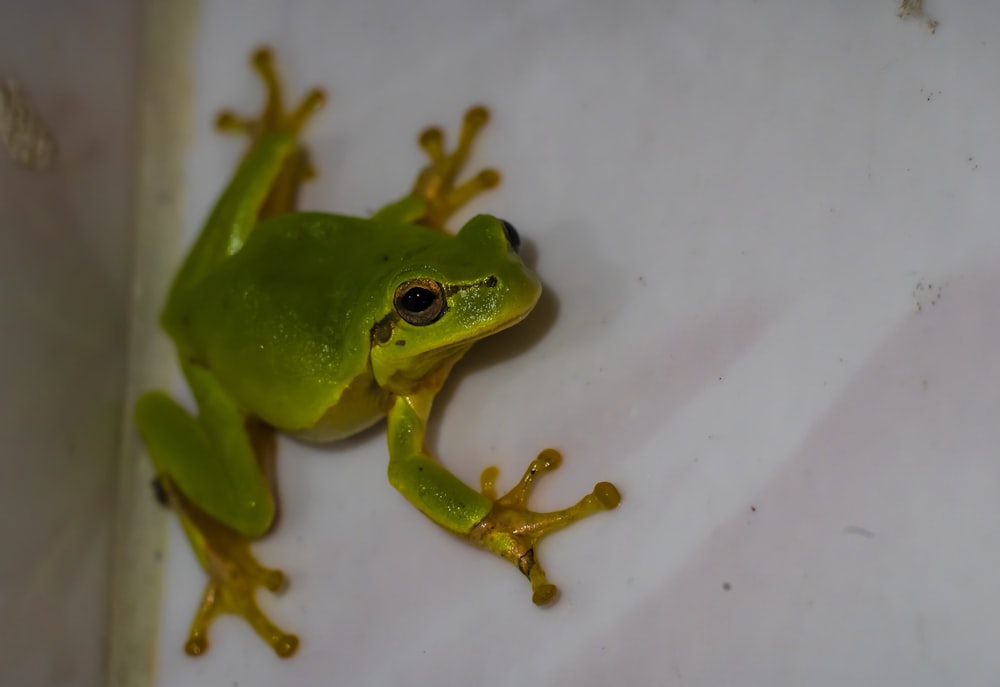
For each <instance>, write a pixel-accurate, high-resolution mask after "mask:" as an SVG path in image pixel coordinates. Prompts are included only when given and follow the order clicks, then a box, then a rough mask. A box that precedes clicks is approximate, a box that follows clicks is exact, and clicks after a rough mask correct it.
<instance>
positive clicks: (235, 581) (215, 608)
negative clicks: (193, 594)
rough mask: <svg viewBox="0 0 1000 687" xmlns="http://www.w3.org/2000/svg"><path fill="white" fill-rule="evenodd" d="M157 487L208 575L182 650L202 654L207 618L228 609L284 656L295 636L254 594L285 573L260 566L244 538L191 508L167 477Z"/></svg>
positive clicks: (273, 587) (278, 583)
mask: <svg viewBox="0 0 1000 687" xmlns="http://www.w3.org/2000/svg"><path fill="white" fill-rule="evenodd" d="M163 485H164V486H165V488H166V492H167V494H168V497H169V500H170V504H171V505H172V506H173V507H174V509H175V510H176V511H177V513H178V515H179V516H180V519H181V523H182V524H183V525H184V529H185V531H186V533H187V535H188V538H189V539H190V540H191V544H192V545H193V547H194V549H195V552H196V553H197V555H198V558H199V560H200V561H201V564H202V567H203V568H204V569H205V572H206V573H207V574H208V578H209V580H208V583H207V584H206V585H205V592H204V593H203V594H202V597H201V603H200V604H199V605H198V610H197V611H196V612H195V616H194V620H193V621H192V622H191V632H190V634H189V635H188V639H187V642H185V644H184V651H185V652H187V653H188V654H190V655H191V656H200V655H202V654H203V653H205V651H206V650H207V649H208V626H209V625H210V624H211V623H212V620H214V619H215V617H216V616H217V615H219V614H221V613H233V614H235V615H238V616H240V617H242V618H243V619H244V620H246V621H247V622H248V623H250V626H251V627H252V628H253V629H254V631H255V632H256V633H257V634H258V635H260V637H261V639H263V640H264V641H265V642H267V643H268V644H269V645H270V646H271V648H272V649H274V651H275V653H276V654H278V656H280V657H281V658H288V657H289V656H291V655H292V654H294V653H295V651H296V650H297V649H298V647H299V638H298V637H296V636H295V635H293V634H288V633H287V632H284V631H283V630H281V629H280V628H279V627H277V626H276V625H275V624H274V623H272V622H271V620H270V619H269V618H268V617H267V616H266V615H265V614H264V612H263V611H261V610H260V607H259V606H258V605H257V601H256V600H255V598H254V596H255V593H256V591H257V587H265V588H267V589H268V590H270V591H272V592H278V591H281V590H282V589H283V588H284V587H285V584H286V579H285V574H284V573H283V572H281V571H280V570H275V569H272V568H265V567H264V566H262V565H261V564H260V563H258V562H257V559H256V558H254V556H253V554H252V553H250V541H249V540H248V539H247V538H246V537H244V536H242V535H240V534H239V533H237V532H235V531H233V530H231V529H229V528H228V527H225V526H224V525H222V524H220V523H219V522H217V521H215V520H214V519H212V518H211V517H209V516H208V515H206V514H205V513H203V512H201V511H200V510H198V509H197V508H195V507H194V506H192V505H191V504H190V503H188V502H187V500H186V499H185V498H184V496H183V495H182V494H181V493H180V492H179V491H178V490H177V489H176V488H174V487H173V486H172V485H171V484H170V482H169V481H168V480H164V481H163Z"/></svg>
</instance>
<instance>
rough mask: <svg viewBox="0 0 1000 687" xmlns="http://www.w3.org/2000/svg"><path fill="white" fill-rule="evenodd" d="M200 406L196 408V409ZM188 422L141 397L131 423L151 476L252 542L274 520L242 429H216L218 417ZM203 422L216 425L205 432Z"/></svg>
mask: <svg viewBox="0 0 1000 687" xmlns="http://www.w3.org/2000/svg"><path fill="white" fill-rule="evenodd" d="M199 405H201V404H199ZM217 410H218V409H216V412H213V411H212V410H211V409H210V410H209V411H208V412H205V409H204V408H203V409H202V416H201V418H198V419H196V418H194V417H192V416H191V415H190V414H189V413H188V412H187V411H186V410H185V409H184V408H182V407H181V406H180V405H178V404H177V403H176V402H175V401H174V400H173V399H172V398H170V397H169V396H167V395H166V394H163V393H160V392H151V393H148V394H145V395H144V396H143V397H142V398H140V399H139V403H138V404H137V406H136V421H137V424H138V426H139V431H140V432H141V433H142V438H143V440H144V441H145V443H146V447H147V449H148V451H149V454H150V457H151V458H152V460H153V464H154V466H155V467H156V471H157V473H159V474H160V475H161V476H164V477H167V478H169V479H170V480H171V481H172V482H173V484H174V485H175V486H176V487H177V488H178V489H179V490H180V491H181V493H183V494H184V496H185V497H186V498H187V499H188V500H189V501H190V502H191V503H193V504H194V505H195V506H197V507H198V508H199V509H201V510H202V511H204V512H205V513H207V514H208V515H210V516H211V517H213V518H214V519H216V520H218V521H219V522H221V523H222V524H224V525H226V526H228V527H230V528H232V529H234V530H236V531H237V532H240V533H241V534H244V535H246V536H248V537H256V536H259V535H261V534H264V533H265V532H266V531H267V530H268V528H269V527H270V526H271V522H272V521H273V519H274V496H273V494H272V493H271V487H270V485H269V484H268V480H267V477H266V475H265V474H264V472H263V469H262V466H261V465H260V461H259V460H258V458H257V455H256V454H255V452H254V448H253V445H252V443H251V440H250V437H249V435H248V434H247V431H246V428H245V425H244V423H243V422H242V421H241V420H240V419H239V418H238V417H237V418H235V419H236V422H230V423H227V425H225V426H220V425H219V424H217V421H218V420H219V413H218V412H217ZM206 420H207V421H208V422H213V421H215V422H216V424H214V425H213V426H212V429H211V430H209V429H208V428H207V427H206Z"/></svg>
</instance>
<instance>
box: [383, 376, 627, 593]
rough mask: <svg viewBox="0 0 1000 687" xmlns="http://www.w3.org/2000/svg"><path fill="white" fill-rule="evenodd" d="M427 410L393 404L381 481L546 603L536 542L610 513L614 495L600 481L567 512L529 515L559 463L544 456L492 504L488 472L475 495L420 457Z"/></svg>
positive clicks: (405, 401)
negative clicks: (508, 569) (520, 578)
mask: <svg viewBox="0 0 1000 687" xmlns="http://www.w3.org/2000/svg"><path fill="white" fill-rule="evenodd" d="M430 403H431V399H430V398H429V397H427V396H424V395H415V396H408V397H407V396H398V397H396V398H395V399H394V401H393V405H392V407H391V409H390V410H389V416H388V418H389V456H390V457H389V482H390V483H391V484H392V485H393V486H394V487H395V488H396V489H398V490H399V491H400V493H402V494H403V496H405V497H406V498H407V499H408V500H409V501H410V502H411V503H412V504H413V505H414V506H416V507H417V508H418V509H419V510H420V511H421V512H422V513H424V514H425V515H427V516H428V517H429V518H430V519H431V520H433V521H434V522H436V523H437V524H438V525H441V526H442V527H444V528H445V529H448V530H451V531H452V532H454V533H456V534H458V535H460V536H463V537H465V538H466V539H468V540H469V541H470V542H472V543H473V544H475V545H477V546H480V547H482V548H484V549H487V550H489V551H492V552H493V553H494V554H496V555H498V556H500V557H501V558H504V559H506V560H508V561H510V562H511V563H513V564H514V565H515V566H517V568H518V570H520V571H521V572H522V573H523V574H524V575H525V576H526V577H527V578H528V579H529V580H530V582H531V589H532V601H534V603H536V604H538V605H545V604H548V603H550V602H552V601H554V600H555V598H556V592H557V590H556V587H555V585H553V584H550V583H549V581H548V579H547V578H546V575H545V571H544V570H543V568H542V566H541V563H540V562H539V559H538V553H537V547H538V543H539V542H540V541H541V540H542V539H543V538H544V537H546V536H547V535H549V534H552V533H553V532H556V531H558V530H561V529H563V528H564V527H567V526H569V525H571V524H573V523H574V522H576V521H577V520H580V519H582V518H585V517H587V516H588V515H592V514H594V513H597V512H599V511H603V510H611V509H613V508H615V507H617V506H618V503H619V502H620V501H621V496H620V495H619V493H618V490H617V489H616V488H615V486H614V485H613V484H611V483H610V482H600V483H598V484H597V485H596V486H595V487H594V491H593V492H591V493H590V494H587V495H586V496H584V497H583V498H582V499H581V500H580V501H578V502H577V503H576V504H574V505H573V506H570V507H569V508H566V509H563V510H559V511H553V512H549V513H537V512H534V511H531V510H529V509H528V508H527V506H526V502H527V499H528V496H529V494H530V492H531V488H532V486H533V484H534V481H535V479H536V478H537V477H538V475H540V474H542V473H544V472H549V471H551V470H554V469H556V468H557V467H558V466H559V464H560V462H561V460H562V459H561V456H560V455H559V453H558V452H557V451H555V450H554V449H546V450H544V451H542V452H541V453H540V454H538V457H537V458H535V460H533V461H532V462H531V464H530V465H529V466H528V469H527V471H526V472H525V473H524V476H523V477H522V478H521V481H520V482H519V483H518V484H517V485H516V486H515V487H514V488H513V489H511V490H510V491H509V492H508V493H507V494H506V495H504V496H502V497H500V498H497V495H496V491H495V489H494V484H495V481H496V477H497V474H498V470H497V468H495V467H490V468H487V469H486V470H485V471H483V475H482V478H481V491H480V492H477V491H476V490H474V489H472V488H471V487H469V486H467V485H466V484H464V483H463V482H462V481H461V480H459V479H458V478H457V477H455V476H454V475H452V474H451V472H449V471H448V470H447V469H446V468H444V467H443V466H442V465H440V464H439V463H438V462H437V461H435V460H434V459H433V458H432V457H431V456H430V455H429V454H428V453H427V450H426V448H425V447H424V432H425V427H426V421H427V416H428V413H429V410H430Z"/></svg>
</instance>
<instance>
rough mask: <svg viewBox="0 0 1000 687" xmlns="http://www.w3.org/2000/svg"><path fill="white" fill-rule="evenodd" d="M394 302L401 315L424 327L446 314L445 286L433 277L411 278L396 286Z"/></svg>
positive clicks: (408, 320)
mask: <svg viewBox="0 0 1000 687" xmlns="http://www.w3.org/2000/svg"><path fill="white" fill-rule="evenodd" d="M392 304H393V306H394V307H395V308H396V312H397V313H399V316H400V317H402V318H403V319H404V320H406V321H407V322H409V323H410V324H415V325H417V326H418V327H422V326H423V325H425V324H431V323H432V322H437V320H438V318H440V317H441V315H443V314H444V310H445V307H444V306H445V300H444V288H443V287H442V286H441V285H440V284H438V283H437V282H436V281H434V280H433V279H411V280H410V281H405V282H403V283H402V284H400V285H399V286H397V287H396V295H395V296H393V298H392Z"/></svg>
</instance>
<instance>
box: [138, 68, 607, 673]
mask: <svg viewBox="0 0 1000 687" xmlns="http://www.w3.org/2000/svg"><path fill="white" fill-rule="evenodd" d="M254 65H255V69H256V71H257V72H258V74H259V75H260V76H261V77H262V78H263V80H264V82H265V84H266V85H267V88H268V100H267V104H266V106H265V108H264V112H263V114H262V115H261V117H260V118H259V119H256V120H240V119H239V118H236V117H235V116H227V117H224V118H223V120H222V121H223V124H224V126H225V128H240V129H244V130H246V131H248V132H250V133H251V134H253V135H254V141H253V144H252V145H251V147H250V150H249V152H248V153H247V155H246V157H245V158H244V160H243V162H242V163H241V165H240V167H239V168H238V169H237V171H236V173H235V175H234V176H233V179H232V180H231V181H230V183H229V185H228V186H227V187H226V189H225V191H224V192H223V194H222V195H221V197H220V198H219V200H218V202H217V203H216V205H215V208H214V209H213V211H212V213H211V215H210V216H209V218H208V220H207V221H206V223H205V226H204V227H203V228H202V231H201V234H200V235H199V236H198V239H197V240H196V242H195V244H194V246H193V247H192V248H191V252H190V253H189V254H188V256H187V258H186V259H185V261H184V264H183V265H182V266H181V268H180V270H179V272H178V274H177V277H176V279H175V280H174V283H173V286H172V288H171V291H170V295H169V298H168V301H167V304H166V307H165V309H164V312H163V318H162V323H163V326H164V329H165V330H166V331H167V333H168V334H169V335H170V336H171V337H172V338H173V340H174V342H175V344H176V347H177V352H178V356H179V359H180V364H181V368H182V370H183V372H184V376H185V378H186V379H187V382H188V384H189V386H190V388H191V391H192V392H193V394H194V397H195V401H196V403H197V407H198V412H197V414H196V415H193V414H191V413H190V412H188V410H186V409H185V408H183V407H182V406H180V405H179V404H178V403H177V402H175V401H174V400H173V399H171V398H170V397H169V396H168V395H166V394H164V393H162V392H157V391H154V392H149V393H147V394H145V395H143V396H142V397H141V398H140V400H139V402H138V404H137V406H136V421H137V424H138V426H139V430H140V432H141V434H142V437H143V440H144V441H145V443H146V446H147V449H148V451H149V454H150V457H151V458H152V460H153V463H154V466H155V468H156V472H157V475H158V479H159V483H160V485H161V486H162V487H163V491H164V493H165V495H166V497H167V499H168V501H169V503H170V505H171V506H172V507H173V509H174V510H175V511H176V512H177V514H178V517H179V518H180V521H181V523H182V525H183V526H184V529H185V532H186V534H187V536H188V539H189V541H190V543H191V546H192V548H193V550H194V552H195V553H196V555H197V556H198V559H199V561H200V562H201V564H202V567H203V568H204V569H205V571H206V573H207V575H208V582H207V584H206V587H205V591H204V593H203V595H202V601H201V604H200V606H199V608H198V610H197V612H196V613H195V619H194V621H193V622H192V626H191V632H190V635H189V639H188V642H187V645H186V650H187V651H188V653H190V654H193V655H198V654H201V653H203V652H204V651H205V649H206V647H207V633H208V627H209V625H210V623H211V621H212V619H213V618H214V617H215V616H216V615H218V614H219V613H226V612H228V613H236V614H239V615H241V616H242V617H243V618H245V619H246V620H247V621H248V622H249V623H250V625H251V626H252V627H253V628H254V630H255V631H256V632H257V633H258V634H259V635H260V636H261V637H262V638H263V639H264V640H265V641H267V642H268V643H269V644H270V645H271V646H272V647H273V648H274V649H275V651H276V652H277V653H278V654H279V655H280V656H290V655H292V654H293V653H294V652H295V650H296V648H297V647H298V638H297V637H296V636H295V635H291V634H286V633H285V632H283V631H282V630H281V629H280V628H278V627H277V626H275V625H274V624H273V623H272V622H271V621H270V619H269V618H268V617H267V615H266V614H264V613H263V612H262V611H261V609H260V608H259V607H258V606H257V604H256V601H255V599H254V593H255V590H256V588H257V587H258V586H264V587H266V588H268V589H271V590H272V591H275V590H277V589H279V588H280V587H281V586H282V585H283V583H284V576H283V574H282V573H281V572H280V571H279V570H273V569H268V568H265V567H263V566H261V565H260V564H259V563H258V562H257V561H256V559H255V558H254V556H253V555H252V553H250V551H249V543H250V541H251V540H253V539H254V538H256V537H258V536H260V535H262V534H264V533H265V532H267V530H268V529H269V528H270V527H271V525H272V523H273V521H274V516H275V497H274V494H273V492H272V485H271V483H270V475H269V470H268V462H269V461H268V459H269V456H270V455H271V447H272V445H271V444H270V443H269V441H268V440H269V438H270V436H271V434H270V430H271V429H276V430H279V431H284V432H289V433H292V434H294V435H296V436H299V437H301V438H303V439H307V440H312V441H334V440H337V439H340V438H343V437H346V436H349V435H351V434H354V433H356V432H358V431H360V430H362V429H364V428H366V427H368V426H370V425H372V424H373V423H374V422H377V421H378V420H380V419H381V418H383V417H387V419H388V423H387V425H388V427H387V430H388V444H389V468H388V473H389V481H390V483H391V484H392V485H393V486H394V487H395V488H396V489H397V490H399V492H400V493H402V494H403V496H405V497H406V498H407V499H408V500H409V501H410V502H411V503H412V504H413V505H414V506H416V507H417V508H418V509H419V510H420V511H421V512H423V513H424V514H425V515H427V516H428V517H430V518H431V519H432V520H433V521H434V522H436V523H438V524H439V525H441V526H442V527H444V528H446V529H448V530H450V531H452V532H454V533H456V534H459V535H461V536H463V537H464V538H465V539H467V540H468V541H470V542H472V543H473V544H476V545H477V546H480V547H482V548H485V549H487V550H489V551H491V552H493V553H494V554H496V555H498V556H500V557H502V558H504V559H506V560H507V561H509V562H511V563H513V564H514V565H515V566H517V568H518V569H519V570H520V571H521V572H522V573H523V574H524V575H525V576H527V577H528V579H529V580H530V582H531V585H532V592H533V596H532V599H533V600H534V602H535V603H537V604H540V605H541V604H547V603H550V602H551V601H553V600H554V598H555V594H556V588H555V586H554V585H551V584H549V583H548V581H547V578H546V575H545V572H544V570H543V569H542V566H541V565H540V564H539V562H538V558H537V555H536V551H535V548H536V545H537V543H538V542H539V541H540V540H541V539H542V538H543V537H545V536H547V535H548V534H550V533H552V532H555V531H558V530H560V529H562V528H564V527H566V526H568V525H569V524H571V523H573V522H575V521H577V520H579V519H581V518H583V517H586V516H588V515H590V514H592V513H596V512H598V511H601V510H609V509H612V508H615V507H616V506H617V505H618V503H619V500H620V495H619V494H618V491H617V489H615V487H614V486H613V485H611V484H610V483H607V482H601V483H599V484H597V485H596V486H595V488H594V491H593V492H592V493H591V494H588V495H586V496H584V497H583V498H582V499H581V500H580V501H579V502H578V503H576V504H575V505H572V506H570V507H568V508H565V509H562V510H559V511H553V512H548V513H537V512H534V511H531V510H530V509H528V508H527V506H526V500H527V498H528V495H529V493H530V491H531V488H532V485H533V483H534V481H535V480H536V478H537V476H538V475H540V474H542V473H545V472H548V471H551V470H553V469H555V468H556V467H558V465H559V463H560V460H561V459H560V456H559V453H558V452H557V451H555V450H553V449H546V450H544V451H542V452H541V453H540V454H539V455H538V457H537V458H535V459H534V460H533V461H532V462H531V464H530V465H529V467H528V469H527V470H526V471H525V473H524V475H523V477H522V478H521V480H520V482H519V483H518V484H517V485H516V486H515V487H514V488H513V489H511V490H510V491H509V492H508V493H507V494H505V495H503V496H498V495H497V493H496V491H495V489H494V486H495V481H496V476H497V472H496V469H495V468H489V469H487V470H486V471H484V473H483V476H482V478H481V483H480V490H476V489H473V488H472V487H469V486H467V485H466V484H464V483H462V482H461V481H460V480H459V479H457V478H456V477H455V476H454V475H452V474H451V473H450V472H449V471H448V470H447V469H446V468H444V467H443V466H442V465H440V464H439V463H438V462H437V461H436V460H435V459H434V458H433V457H432V456H431V455H430V454H429V453H428V452H427V450H426V448H425V446H424V436H425V432H426V426H427V419H428V416H429V414H430V410H431V405H432V404H433V400H434V397H435V395H436V394H437V393H438V391H439V390H440V389H441V386H442V384H443V383H444V381H445V379H446V378H447V376H448V373H449V372H450V371H451V368H452V366H453V365H454V364H455V363H456V362H457V361H458V360H459V359H460V358H461V357H462V355H463V354H464V353H465V352H466V351H467V350H468V349H469V347H470V346H471V345H472V344H473V343H474V342H476V341H477V340H479V339H481V338H483V337H485V336H489V335H490V334H493V333H495V332H497V331H499V330H501V329H504V328H506V327H509V326H511V325H513V324H515V323H517V322H519V321H520V320H521V319H523V318H524V317H525V316H526V315H527V314H528V313H529V312H530V311H531V309H532V308H533V307H534V306H535V303H536V302H537V301H538V297H539V295H540V293H541V285H540V282H539V280H538V278H537V277H536V276H535V275H534V273H532V271H531V270H529V269H528V268H527V267H526V266H525V265H524V264H523V263H522V261H521V259H520V257H519V256H518V253H517V248H518V245H517V244H518V238H517V235H516V232H515V231H514V230H513V228H512V227H511V226H510V225H508V224H507V223H506V222H503V221H502V220H498V219H496V218H495V217H490V216H486V215H480V216H478V217H475V218H473V219H472V220H470V221H469V222H468V223H467V224H466V225H465V226H464V227H462V229H461V230H460V231H459V232H458V233H457V234H455V235H451V234H448V233H447V232H445V231H444V230H443V224H444V220H445V219H446V218H447V216H448V215H449V214H450V213H451V212H452V211H454V209H456V208H458V207H460V206H461V205H462V204H463V203H464V202H466V201H467V200H468V199H469V198H470V197H472V196H473V195H475V194H476V193H478V192H479V191H482V190H484V189H486V188H490V187H492V186H495V185H496V183H498V181H499V175H498V174H497V173H496V172H495V171H492V170H483V171H482V172H480V173H479V174H478V175H476V177H475V178H474V179H473V180H471V181H467V182H465V183H463V184H461V185H457V186H456V185H455V183H454V182H455V178H456V176H457V174H458V173H459V171H460V170H461V167H462V164H463V162H464V160H465V158H466V156H467V155H468V152H469V147H470V144H471V141H472V139H473V137H474V136H475V133H476V131H477V130H478V128H479V127H481V126H482V125H483V124H484V123H485V122H486V120H487V119H488V117H489V114H488V112H487V110H486V109H485V108H482V107H476V108H472V109H471V110H469V112H468V113H467V114H466V118H465V123H464V125H463V127H462V130H461V132H460V134H459V137H458V139H459V140H458V143H457V144H456V146H455V148H454V151H453V152H450V153H446V152H445V151H444V149H443V143H442V134H441V132H440V130H438V129H428V130H426V131H425V132H424V133H423V134H422V135H421V138H420V142H421V146H422V147H423V148H424V150H425V151H426V152H427V153H428V156H429V157H430V159H431V162H430V164H429V165H428V166H427V167H426V168H424V170H422V171H421V172H420V174H419V175H418V177H417V182H416V184H415V186H414V189H413V191H412V192H411V193H410V194H408V195H406V196H404V197H403V198H402V199H400V200H398V201H396V202H395V203H392V204H390V205H388V206H386V207H385V208H384V209H383V210H381V211H379V212H378V213H376V214H375V215H374V216H373V217H371V218H370V219H360V218H355V217H344V216H340V215H331V214H323V213H302V212H292V210H293V209H294V205H295V203H294V194H295V190H296V188H297V186H298V184H299V182H301V181H302V180H303V179H305V178H307V177H308V176H309V174H310V170H311V167H310V165H309V162H308V153H307V151H306V150H305V149H304V148H303V147H302V146H301V144H300V143H299V141H298V133H299V130H300V129H301V126H302V124H303V122H304V121H305V119H306V118H307V117H308V115H309V113H310V112H311V111H312V110H313V109H315V107H316V106H317V105H318V104H319V102H321V100H322V95H321V93H319V92H313V93H311V94H309V95H308V96H307V97H306V98H305V99H304V100H303V102H302V104H301V105H300V106H299V107H298V108H297V109H295V110H293V111H291V112H286V111H285V110H284V108H283V106H282V104H281V99H280V84H279V81H278V78H277V75H276V73H275V71H274V68H273V63H272V56H271V54H270V52H269V51H267V50H261V51H258V52H257V53H255V55H254ZM261 217H268V219H264V220H261V219H260V218H261ZM422 224H427V225H429V226H431V227H433V228H428V227H427V226H422ZM414 284H417V285H423V286H426V287H428V289H429V291H428V293H429V292H434V293H436V298H435V299H434V303H435V307H434V308H429V309H425V305H424V304H423V302H422V301H421V302H420V304H419V306H414V305H413V303H411V302H410V301H407V300H406V299H405V298H402V297H401V295H400V294H406V293H407V292H408V290H409V289H410V288H412V286H413V285H414ZM425 291H426V290H425ZM424 295H426V293H425V294H424ZM418 301H419V299H418ZM411 306H413V307H411ZM345 517H349V516H345Z"/></svg>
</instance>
